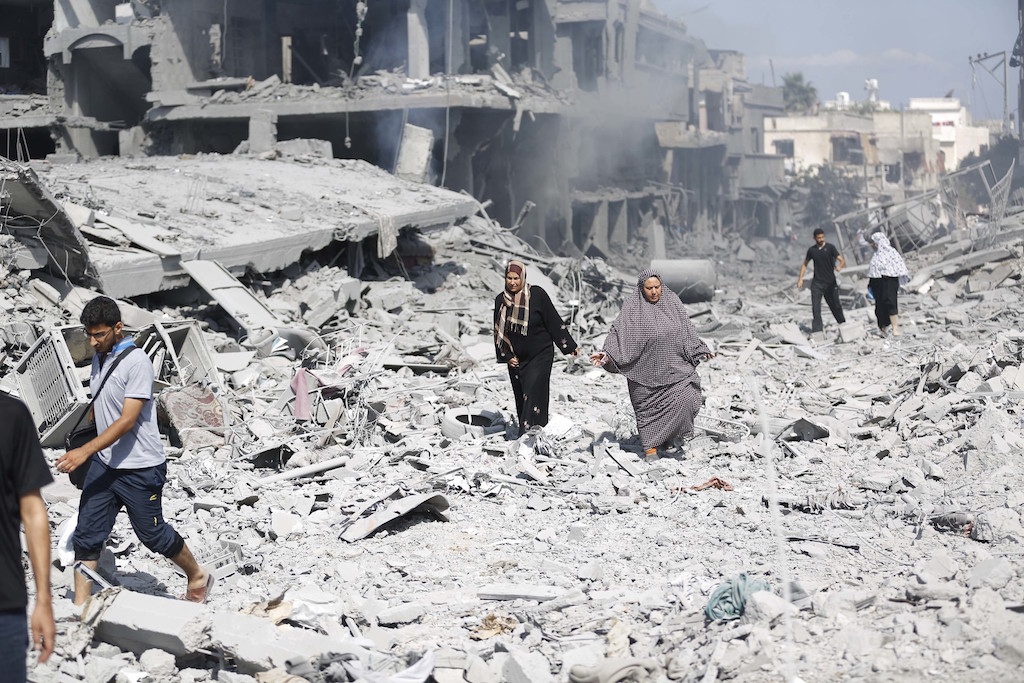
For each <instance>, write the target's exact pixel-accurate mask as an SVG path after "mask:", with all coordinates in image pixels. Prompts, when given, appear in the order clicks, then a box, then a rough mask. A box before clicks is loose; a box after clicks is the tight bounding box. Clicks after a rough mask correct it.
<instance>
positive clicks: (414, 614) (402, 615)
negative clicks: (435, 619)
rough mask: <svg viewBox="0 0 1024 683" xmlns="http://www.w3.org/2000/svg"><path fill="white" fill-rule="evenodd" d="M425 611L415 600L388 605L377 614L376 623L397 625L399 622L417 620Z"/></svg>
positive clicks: (404, 622) (406, 622)
mask: <svg viewBox="0 0 1024 683" xmlns="http://www.w3.org/2000/svg"><path fill="white" fill-rule="evenodd" d="M425 613H426V610H425V609H424V608H423V605H418V604H416V603H415V602H407V603H404V604H402V605H396V606H394V607H388V608H387V609H385V610H382V611H381V612H380V614H378V615H377V623H378V624H380V625H381V626H398V625H399V624H411V623H412V622H414V621H419V620H420V618H421V617H423V615H424V614H425Z"/></svg>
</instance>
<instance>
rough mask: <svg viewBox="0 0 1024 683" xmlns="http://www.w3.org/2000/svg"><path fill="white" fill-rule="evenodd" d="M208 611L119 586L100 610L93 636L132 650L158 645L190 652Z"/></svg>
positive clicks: (198, 643) (199, 642) (180, 652)
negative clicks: (101, 613) (101, 612)
mask: <svg viewBox="0 0 1024 683" xmlns="http://www.w3.org/2000/svg"><path fill="white" fill-rule="evenodd" d="M209 615H210V612H209V610H208V609H207V608H206V606H204V605H199V604H196V603H194V602H186V601H185V600H169V599H167V598H160V597H156V596H154V595H144V594H142V593H133V592H131V591H126V590H122V591H121V592H119V593H118V594H117V595H116V596H115V597H114V599H113V601H112V602H111V604H110V606H109V607H108V608H107V609H106V611H105V612H103V616H102V618H101V619H100V623H99V626H98V627H97V629H96V638H97V639H99V640H102V641H104V642H107V643H111V644H113V645H117V646H118V647H119V648H121V649H122V650H129V651H131V652H136V653H142V652H145V651H147V650H150V649H152V648H159V649H161V650H164V651H166V652H169V653H171V654H173V655H186V654H191V653H193V652H195V650H196V649H197V648H198V647H200V646H201V645H202V631H203V625H204V624H205V622H206V621H207V620H208V619H209Z"/></svg>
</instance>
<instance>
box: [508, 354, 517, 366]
mask: <svg viewBox="0 0 1024 683" xmlns="http://www.w3.org/2000/svg"><path fill="white" fill-rule="evenodd" d="M508 366H509V367H510V368H518V367H519V357H518V356H512V359H511V360H510V361H509V362H508Z"/></svg>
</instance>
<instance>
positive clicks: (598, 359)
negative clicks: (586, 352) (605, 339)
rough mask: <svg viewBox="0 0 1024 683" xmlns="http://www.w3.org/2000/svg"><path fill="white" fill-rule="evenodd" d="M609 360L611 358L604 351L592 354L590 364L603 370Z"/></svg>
mask: <svg viewBox="0 0 1024 683" xmlns="http://www.w3.org/2000/svg"><path fill="white" fill-rule="evenodd" d="M609 360H610V357H609V356H608V354H607V353H605V352H604V351H598V352H597V353H592V354H590V362H591V363H592V364H593V365H594V366H595V367H599V368H603V367H604V366H605V365H606V364H607V363H608V361H609Z"/></svg>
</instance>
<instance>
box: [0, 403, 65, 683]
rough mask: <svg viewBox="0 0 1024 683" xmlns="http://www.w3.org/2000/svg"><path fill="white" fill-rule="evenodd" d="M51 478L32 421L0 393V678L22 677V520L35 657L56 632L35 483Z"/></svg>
mask: <svg viewBox="0 0 1024 683" xmlns="http://www.w3.org/2000/svg"><path fill="white" fill-rule="evenodd" d="M52 481H53V477H52V476H51V475H50V468H49V467H48V466H47V464H46V460H45V459H44V458H43V450H42V448H40V446H39V436H38V434H36V427H35V423H34V422H33V421H32V415H31V414H30V413H29V412H28V408H26V407H25V405H24V404H23V403H21V401H18V400H16V399H14V398H11V397H10V396H7V395H5V394H3V393H0V509H2V512H0V680H4V681H24V680H25V679H26V678H27V675H28V673H27V669H28V667H27V662H26V657H25V653H26V651H27V650H28V645H29V639H28V623H27V620H26V619H25V608H26V607H27V606H28V591H27V590H26V589H25V571H24V569H22V565H21V540H20V539H19V537H18V527H19V525H20V524H24V525H25V540H26V541H27V543H28V558H29V561H30V562H31V564H32V573H33V574H34V575H35V581H36V602H35V607H34V608H33V609H32V619H31V624H32V643H33V646H34V647H35V649H37V650H39V662H40V663H43V662H45V661H46V660H47V659H49V657H50V654H51V653H52V652H53V639H54V635H55V634H56V633H57V629H56V626H55V625H54V622H53V603H52V599H51V596H50V523H49V520H48V518H47V514H46V503H44V502H43V497H42V495H40V493H39V489H41V488H42V487H44V486H46V485H47V484H49V483H50V482H52Z"/></svg>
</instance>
